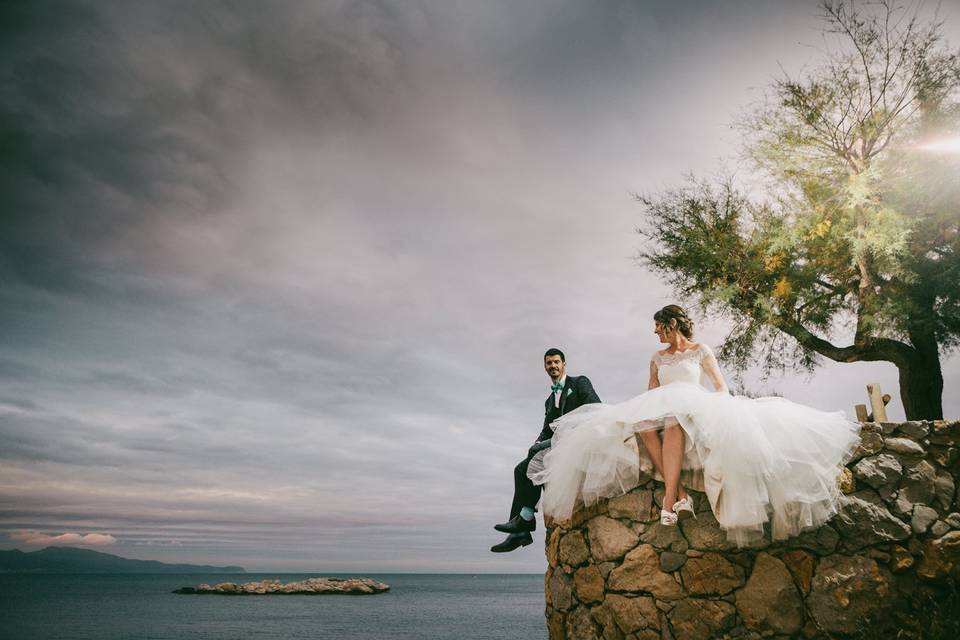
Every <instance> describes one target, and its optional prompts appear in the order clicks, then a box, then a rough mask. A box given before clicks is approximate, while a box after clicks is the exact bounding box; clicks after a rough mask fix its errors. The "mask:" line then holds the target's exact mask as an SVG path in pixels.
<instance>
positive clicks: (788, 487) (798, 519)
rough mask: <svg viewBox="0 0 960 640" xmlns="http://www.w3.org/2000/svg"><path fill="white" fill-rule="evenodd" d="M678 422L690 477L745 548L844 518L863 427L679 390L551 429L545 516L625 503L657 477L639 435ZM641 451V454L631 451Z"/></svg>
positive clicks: (834, 416) (575, 416)
mask: <svg viewBox="0 0 960 640" xmlns="http://www.w3.org/2000/svg"><path fill="white" fill-rule="evenodd" d="M669 418H674V419H675V420H676V422H677V423H679V425H680V427H681V428H682V429H683V431H684V432H685V435H686V437H685V439H684V446H685V451H684V461H683V468H684V469H686V470H688V471H702V474H703V489H704V491H705V492H706V494H707V497H708V499H709V501H710V506H711V508H712V509H713V513H714V515H715V516H716V518H717V521H718V522H719V523H720V526H721V527H723V528H724V529H725V530H726V532H727V537H728V539H730V540H731V541H732V542H734V543H736V544H738V545H741V546H742V545H746V544H750V543H751V542H754V541H755V540H756V539H757V538H760V537H762V536H763V535H764V525H765V523H769V528H770V530H771V533H772V536H773V538H774V539H783V538H787V537H789V536H793V535H796V534H798V533H800V532H801V531H802V530H804V529H809V528H813V527H817V526H819V525H821V524H823V523H824V522H826V521H827V520H829V519H830V517H831V516H833V515H834V514H835V513H836V512H837V504H838V501H839V498H840V491H839V488H838V486H837V477H838V475H839V474H840V472H841V468H842V467H843V465H844V464H845V463H846V462H847V461H848V460H849V459H850V457H851V456H852V455H853V452H854V451H855V449H856V447H857V444H858V443H859V440H860V435H859V434H860V427H859V425H858V424H857V423H855V422H851V421H850V420H848V419H847V418H846V417H845V416H844V414H843V413H842V412H835V413H829V412H824V411H820V410H818V409H813V408H810V407H806V406H804V405H801V404H797V403H795V402H790V401H789V400H785V399H783V398H758V399H754V398H746V397H743V396H731V395H729V394H727V393H716V392H711V391H707V390H706V389H704V388H703V387H701V386H700V385H697V384H692V383H686V382H676V383H673V384H668V385H664V386H662V387H657V388H655V389H652V390H650V391H648V392H646V393H644V394H642V395H639V396H637V397H635V398H631V399H630V400H627V401H625V402H621V403H619V404H588V405H583V406H581V407H579V408H578V409H576V410H575V411H572V412H571V413H568V414H567V415H565V416H563V417H561V418H560V419H558V420H557V421H555V422H554V423H553V425H552V426H553V427H554V429H555V431H554V436H553V446H552V447H551V448H550V450H549V451H548V452H547V454H546V455H545V456H544V459H543V468H542V469H540V470H537V471H535V472H534V473H533V474H532V479H533V481H534V482H536V483H538V484H544V485H545V487H544V493H543V503H542V508H543V512H544V513H545V514H546V515H549V516H551V517H553V518H556V519H559V520H566V519H568V518H569V517H570V516H571V515H572V514H573V511H574V509H575V508H576V507H577V506H578V505H579V504H584V505H590V504H593V503H595V502H597V500H599V499H601V498H608V497H612V496H616V495H620V494H622V493H625V492H627V491H629V490H630V489H631V488H633V487H634V486H636V484H637V477H638V474H639V472H640V471H641V469H643V470H649V469H650V468H651V467H652V464H651V462H650V458H649V456H647V454H646V452H645V451H644V449H643V447H642V445H640V451H639V455H638V451H637V449H636V448H635V447H636V445H633V442H634V441H635V440H634V438H633V435H634V434H635V433H637V432H642V431H646V430H651V429H662V428H663V427H664V425H665V420H667V419H669ZM631 445H633V446H631Z"/></svg>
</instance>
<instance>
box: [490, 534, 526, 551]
mask: <svg viewBox="0 0 960 640" xmlns="http://www.w3.org/2000/svg"><path fill="white" fill-rule="evenodd" d="M532 542H533V536H532V535H530V533H529V532H528V531H524V532H523V533H511V534H510V535H508V536H507V537H506V539H505V540H504V541H503V542H501V543H500V544H495V545H493V546H492V547H490V551H493V552H494V553H506V552H507V551H513V550H514V549H519V548H520V547H525V546H527V545H528V544H531V543H532Z"/></svg>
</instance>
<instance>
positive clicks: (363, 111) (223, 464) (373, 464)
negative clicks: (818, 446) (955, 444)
mask: <svg viewBox="0 0 960 640" xmlns="http://www.w3.org/2000/svg"><path fill="white" fill-rule="evenodd" d="M54 7H55V8H54ZM0 11H2V12H3V15H0V24H2V25H4V26H3V27H0V28H2V29H3V30H4V31H3V37H2V38H0V76H2V79H3V85H2V86H3V87H4V90H3V92H2V93H0V115H2V118H0V121H2V122H4V123H5V124H4V125H3V129H2V132H0V133H2V136H3V140H4V141H5V145H6V146H5V149H7V150H9V152H5V153H4V154H2V156H0V162H2V166H0V169H2V171H0V176H2V177H0V180H2V182H3V188H2V189H0V210H2V211H3V212H4V214H3V216H2V217H0V283H2V286H0V332H2V335H3V336H4V338H5V339H4V340H3V341H2V343H0V460H2V464H0V531H5V532H7V534H8V537H9V541H8V543H9V545H8V546H15V545H14V544H13V543H23V542H26V540H24V539H23V538H14V537H10V536H11V535H14V534H13V532H24V531H28V532H31V535H34V536H50V537H51V539H60V538H62V536H63V535H73V536H85V537H84V538H83V539H84V540H86V539H87V537H89V535H101V534H102V535H107V536H109V537H110V538H111V539H115V540H116V544H115V545H114V551H113V552H116V553H119V554H120V555H128V556H130V557H140V558H149V559H158V560H168V561H183V562H202V563H211V564H240V565H243V566H245V567H247V568H248V569H258V568H259V569H267V570H282V569H287V570H327V571H335V570H341V571H359V570H379V571H385V570H404V571H537V570H539V569H540V567H541V566H542V562H543V561H542V557H541V556H540V555H539V553H537V552H532V553H524V554H521V553H520V552H518V553H515V554H511V555H510V556H507V557H504V556H492V555H491V554H490V553H489V552H488V551H487V548H488V547H489V546H490V545H491V544H493V543H495V542H497V541H498V536H497V535H496V534H495V532H493V530H492V529H491V525H492V524H493V523H494V522H498V521H500V520H502V519H503V518H504V517H505V516H506V509H507V508H508V506H509V498H510V491H511V469H512V467H513V465H514V464H515V463H516V461H517V459H518V458H519V457H520V456H522V455H523V452H524V451H525V450H526V448H527V446H528V445H529V442H530V440H531V439H532V438H533V437H534V436H535V435H536V433H538V431H539V422H540V420H541V416H540V413H539V412H540V410H541V409H540V407H541V402H542V399H543V398H544V397H545V396H546V393H547V378H546V376H545V375H544V374H543V372H542V369H541V361H540V357H541V354H542V353H543V350H544V349H545V348H546V347H548V346H553V345H558V346H562V347H563V348H564V349H565V351H566V352H567V354H568V356H569V358H570V367H571V370H572V371H574V372H576V373H587V374H589V375H590V376H591V378H592V379H593V381H594V383H595V385H596V387H597V389H598V391H599V393H600V395H601V397H603V398H605V399H611V400H616V399H622V398H626V397H628V396H629V395H632V394H634V393H637V392H639V391H641V390H642V389H644V388H646V379H645V373H646V370H647V368H646V362H647V358H648V357H649V353H650V352H651V351H652V350H653V349H654V348H655V347H656V344H655V342H654V340H653V336H652V323H651V321H650V318H651V316H652V313H653V311H654V310H655V309H657V308H658V307H660V306H662V305H663V304H666V303H667V302H672V301H673V299H672V296H671V293H670V291H669V290H668V289H667V288H666V287H665V286H664V285H663V284H662V283H660V282H658V281H657V280H656V279H655V278H653V277H652V276H651V275H650V274H648V273H646V272H644V271H643V270H642V269H641V268H639V267H638V266H636V265H635V264H634V262H633V260H632V256H634V255H635V254H636V253H637V251H638V250H639V248H640V247H639V244H638V242H639V238H638V237H637V236H636V234H635V233H634V228H635V227H636V226H637V225H638V224H639V223H640V222H641V218H640V216H641V213H642V212H641V210H640V209H639V208H638V207H637V206H636V205H635V204H634V203H633V201H632V199H631V197H630V194H631V192H645V191H655V190H658V189H661V188H663V187H665V186H668V185H670V184H676V182H677V181H679V180H680V179H681V177H682V174H683V173H684V172H685V171H688V170H694V171H697V172H699V173H705V172H709V171H711V170H712V169H713V168H715V167H717V166H718V164H719V159H720V158H721V157H723V156H730V155H731V154H733V153H734V152H735V150H736V139H735V137H734V136H733V134H732V133H731V131H730V130H729V129H728V125H729V123H730V122H731V120H732V119H733V118H734V116H735V115H736V113H737V112H738V111H739V110H740V109H742V108H743V107H744V106H745V104H747V103H748V102H749V101H750V100H752V99H754V98H755V97H756V90H757V88H758V87H762V86H764V85H766V84H767V83H768V82H769V81H770V80H771V79H772V78H773V77H775V76H776V75H777V74H778V73H779V69H780V65H783V66H785V67H786V68H790V69H799V68H801V67H802V66H803V65H804V64H806V63H809V62H810V60H812V59H814V58H815V57H816V55H817V51H816V50H815V49H813V48H811V47H809V46H804V43H809V42H813V41H815V39H816V37H817V29H818V24H817V21H816V10H815V3H812V4H811V5H809V6H805V5H804V4H803V3H801V4H797V3H787V2H781V3H763V5H762V6H757V4H756V3H747V2H732V3H724V5H723V6H722V7H720V6H718V5H715V4H714V3H706V2H704V3H699V4H698V3H693V4H690V3H687V4H686V5H685V6H684V8H683V9H676V8H668V7H666V6H664V7H658V6H640V5H638V4H637V3H633V2H610V3H604V5H603V7H602V8H601V7H597V6H596V5H594V4H589V5H588V4H583V3H557V2H533V3H524V4H523V5H522V6H518V5H516V3H510V2H502V3H492V4H491V3H484V4H482V5H481V4H476V3H467V4H461V3H454V4H451V3H441V2H436V3H429V2H424V3H391V2H379V1H372V0H371V1H365V0H361V1H359V2H350V3H339V2H307V1H303V2H288V3H281V4H279V5H271V6H270V7H267V5H265V4H263V3H258V2H223V3H218V2H209V3H202V4H197V3H186V2H182V3H178V2H171V3H159V4H153V5H137V6H133V5H128V4H125V3H115V4H109V5H107V4H103V3H93V2H61V3H58V4H56V5H45V6H44V7H34V6H30V5H28V4H23V3H20V4H19V5H17V6H13V3H10V6H7V7H4V8H3V9H2V10H0ZM955 22H956V20H954V21H953V22H948V24H950V25H952V28H954V29H956V28H957V27H956V25H955V24H954V23H955ZM953 40H954V41H960V37H954V38H953ZM758 51H759V52H764V55H757V52H758ZM698 320H699V323H698V326H700V327H702V332H701V337H702V338H703V339H704V340H706V341H708V342H711V343H713V344H716V343H718V342H719V341H720V340H721V339H722V336H723V334H724V331H725V326H724V323H723V319H722V318H700V319H698ZM945 373H946V378H947V386H948V388H949V387H950V385H951V384H952V385H953V386H956V383H957V382H958V381H960V364H958V361H957V359H956V358H954V359H951V360H949V361H947V363H946V372H945ZM872 381H879V382H880V383H881V384H882V386H883V387H884V388H885V389H889V390H893V389H895V388H896V371H895V370H894V369H893V367H892V366H885V365H866V364H858V365H844V366H840V365H832V366H828V367H825V368H824V369H822V370H821V372H820V373H819V374H817V376H816V377H815V378H813V379H810V380H806V379H804V378H802V377H798V376H793V375H789V376H786V377H784V378H782V379H778V380H774V381H773V382H771V383H761V382H759V381H758V379H757V378H756V376H753V377H750V378H748V383H749V384H751V385H753V389H754V390H776V391H779V392H781V393H783V394H785V395H787V396H788V397H795V398H797V399H803V400H804V401H805V402H808V403H810V404H814V405H816V406H820V407H822V408H841V409H846V410H848V411H850V410H851V408H852V405H853V404H854V403H855V402H861V401H862V400H863V398H864V396H865V394H864V389H863V386H864V384H865V383H866V382H872ZM947 401H948V403H951V402H952V403H953V404H948V406H947V407H946V409H947V411H948V413H950V414H951V415H957V414H960V404H957V402H960V401H958V400H957V399H955V398H947ZM63 531H70V532H76V533H72V534H62V533H61V532H63ZM37 532H39V533H37ZM15 535H18V536H23V535H25V534H23V533H16V534H15ZM30 539H31V540H34V539H42V538H38V537H34V538H30ZM94 539H95V540H97V539H99V538H94ZM31 544H32V543H31Z"/></svg>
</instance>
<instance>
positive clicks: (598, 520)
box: [587, 516, 639, 562]
mask: <svg viewBox="0 0 960 640" xmlns="http://www.w3.org/2000/svg"><path fill="white" fill-rule="evenodd" d="M587 531H588V537H589V539H590V552H591V555H592V556H593V559H594V561H596V562H603V561H605V560H616V559H618V558H621V557H623V555H624V554H625V553H626V552H627V551H629V550H630V549H633V548H634V547H635V546H637V542H638V540H639V538H638V536H637V534H636V532H635V531H634V530H633V529H631V528H630V527H628V526H626V525H624V524H623V523H621V522H620V521H618V520H614V519H613V518H609V517H607V516H597V517H595V518H593V519H592V520H590V522H589V524H588V525H587Z"/></svg>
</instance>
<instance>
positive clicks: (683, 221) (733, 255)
mask: <svg viewBox="0 0 960 640" xmlns="http://www.w3.org/2000/svg"><path fill="white" fill-rule="evenodd" d="M821 9H822V12H823V18H824V20H825V25H826V26H825V32H826V33H827V37H828V38H835V39H838V40H839V41H840V43H841V47H842V48H841V49H830V50H827V51H826V52H825V61H824V63H823V64H822V65H820V66H818V67H816V68H814V69H813V70H811V71H808V72H806V73H804V74H803V75H802V77H799V78H791V77H789V76H784V77H783V78H781V79H779V80H777V81H776V82H775V83H774V84H773V86H772V87H771V91H770V92H769V94H768V95H767V97H766V98H765V99H764V100H763V101H762V102H761V103H760V104H759V106H757V107H756V109H755V110H754V111H752V112H751V113H750V115H748V116H746V117H745V118H743V119H742V120H741V121H740V122H739V123H738V127H739V128H740V130H741V131H742V132H743V133H744V139H745V141H746V142H745V146H744V148H745V156H746V158H747V159H748V160H749V161H750V162H751V163H753V165H754V166H755V167H756V168H757V169H758V170H759V174H758V175H762V176H764V177H765V178H766V183H767V186H766V187H765V191H764V197H763V200H762V201H760V200H758V199H756V198H755V197H751V196H749V195H747V194H746V193H745V192H744V191H743V190H741V189H738V188H737V187H736V186H735V185H734V184H733V180H732V179H727V180H724V181H721V183H720V184H717V185H712V184H710V183H709V182H706V181H703V180H697V179H696V178H693V177H691V178H690V179H689V181H688V183H687V184H686V185H684V186H682V187H680V188H677V189H673V190H669V191H666V192H664V193H660V194H657V195H653V196H638V199H639V201H640V202H641V203H642V204H643V205H644V206H645V209H646V212H647V214H648V216H647V224H646V225H645V226H644V227H642V228H641V229H639V232H640V233H641V235H643V236H644V237H645V238H646V239H647V240H648V241H649V242H648V243H647V247H646V248H645V249H644V250H643V252H642V253H641V258H642V260H643V261H644V262H645V263H646V264H647V265H649V266H650V267H652V268H653V269H654V270H655V271H657V272H659V273H661V274H663V275H664V276H666V278H667V279H668V281H669V282H670V283H671V284H672V285H673V286H674V288H675V290H676V291H677V293H678V294H680V295H681V296H683V297H684V298H692V299H693V300H695V301H697V302H698V303H699V305H700V307H701V308H702V309H703V311H705V312H711V311H713V312H719V313H721V314H723V315H726V316H728V317H729V318H730V319H731V320H732V321H733V329H732V331H731V333H730V334H729V335H728V336H727V338H726V340H725V342H724V344H723V346H722V347H721V349H720V356H721V358H722V359H724V360H725V361H726V362H727V363H728V364H731V365H733V367H734V368H735V370H736V371H737V372H738V373H739V372H742V371H743V370H744V369H745V368H746V367H747V366H749V365H750V364H753V363H754V362H756V361H757V359H759V360H760V362H762V363H763V365H764V368H765V371H767V372H769V371H770V370H772V369H776V368H785V367H787V366H792V365H797V366H799V367H801V368H807V369H808V370H812V369H813V368H814V367H815V366H816V365H817V364H818V363H819V362H821V357H826V358H830V359H831V360H835V361H838V362H858V361H888V362H891V363H893V364H894V365H895V366H896V367H897V369H898V370H899V377H900V396H901V399H902V401H903V406H904V409H905V411H906V414H907V417H908V419H938V418H942V417H943V409H942V400H941V396H942V393H943V375H942V373H941V366H940V354H941V352H943V353H946V352H947V351H949V350H950V349H952V348H954V347H956V346H957V345H958V343H960V233H958V232H960V159H958V156H960V154H936V153H931V152H929V151H925V150H924V149H923V145H924V143H926V142H930V141H932V140H934V139H937V138H939V137H943V136H951V135H952V136H957V135H958V134H960V105H958V101H957V94H958V88H960V55H958V53H957V52H952V51H950V50H949V49H948V48H947V46H946V45H945V44H944V43H943V42H942V41H941V33H942V23H941V22H940V21H937V20H934V21H932V22H929V23H921V21H920V19H919V17H918V11H917V10H914V11H912V12H910V11H907V10H905V9H902V8H899V7H897V6H895V5H893V4H892V3H891V2H889V1H885V2H880V3H872V4H871V5H870V6H868V7H867V10H864V9H862V8H860V7H856V6H854V5H853V4H852V3H850V4H848V3H845V2H824V3H823V4H822V5H821ZM841 340H842V342H841Z"/></svg>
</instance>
